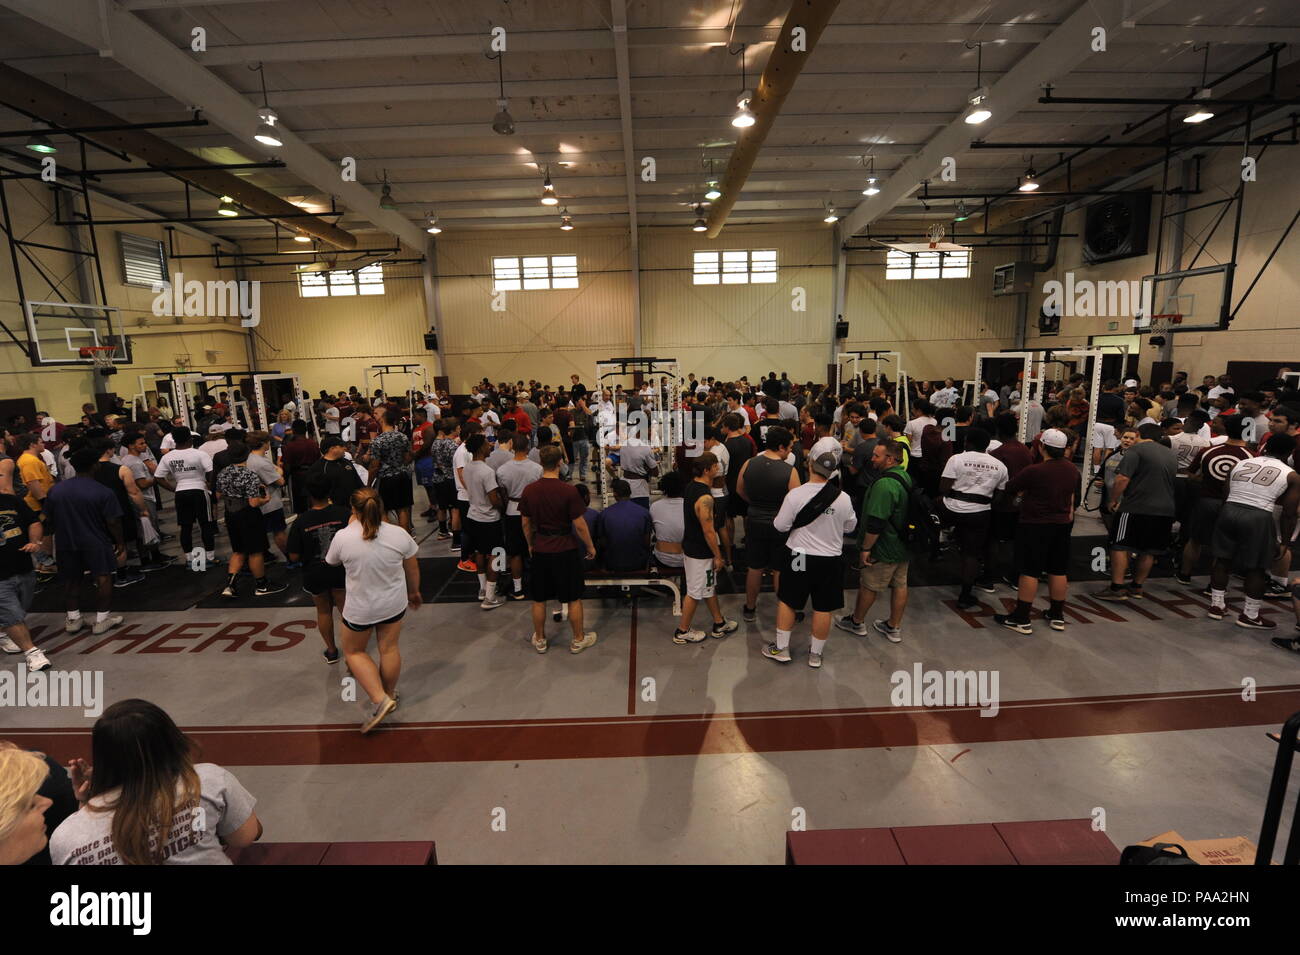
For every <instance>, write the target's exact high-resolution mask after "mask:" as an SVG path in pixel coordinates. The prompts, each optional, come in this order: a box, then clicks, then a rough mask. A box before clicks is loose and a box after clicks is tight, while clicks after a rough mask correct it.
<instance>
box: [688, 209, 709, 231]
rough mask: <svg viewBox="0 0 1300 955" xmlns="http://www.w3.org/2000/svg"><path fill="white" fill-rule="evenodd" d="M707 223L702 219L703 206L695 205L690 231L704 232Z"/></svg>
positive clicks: (707, 226) (706, 229)
mask: <svg viewBox="0 0 1300 955" xmlns="http://www.w3.org/2000/svg"><path fill="white" fill-rule="evenodd" d="M708 228H709V225H708V223H707V222H705V221H704V207H703V206H701V205H697V206H696V207H695V224H694V225H693V226H691V231H692V232H706V231H708Z"/></svg>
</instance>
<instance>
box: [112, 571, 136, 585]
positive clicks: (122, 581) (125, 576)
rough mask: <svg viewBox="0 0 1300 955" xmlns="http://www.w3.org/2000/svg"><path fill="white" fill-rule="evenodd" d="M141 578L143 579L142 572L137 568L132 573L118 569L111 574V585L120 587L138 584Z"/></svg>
mask: <svg viewBox="0 0 1300 955" xmlns="http://www.w3.org/2000/svg"><path fill="white" fill-rule="evenodd" d="M142 580H144V574H142V573H140V571H138V570H137V571H135V572H134V573H132V572H130V571H121V570H119V571H118V572H117V573H116V574H114V575H113V586H114V587H117V588H118V589H121V588H122V587H130V586H131V585H132V584H138V583H139V582H140V581H142Z"/></svg>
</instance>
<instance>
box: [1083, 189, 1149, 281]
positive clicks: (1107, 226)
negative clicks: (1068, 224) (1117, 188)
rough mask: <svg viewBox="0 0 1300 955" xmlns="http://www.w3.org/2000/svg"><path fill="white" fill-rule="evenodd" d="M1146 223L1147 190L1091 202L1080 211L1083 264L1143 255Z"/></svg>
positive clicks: (1144, 253)
mask: <svg viewBox="0 0 1300 955" xmlns="http://www.w3.org/2000/svg"><path fill="white" fill-rule="evenodd" d="M1150 225H1151V193H1150V192H1125V193H1116V194H1115V195H1113V196H1106V197H1105V198H1103V199H1100V200H1098V201H1097V202H1094V203H1092V204H1091V205H1090V206H1088V208H1087V209H1086V210H1085V211H1084V220H1083V261H1084V264H1085V265H1094V264H1096V263H1098V262H1112V261H1114V260H1116V259H1129V258H1133V257H1134V256H1138V255H1146V254H1147V233H1148V231H1149V227H1150Z"/></svg>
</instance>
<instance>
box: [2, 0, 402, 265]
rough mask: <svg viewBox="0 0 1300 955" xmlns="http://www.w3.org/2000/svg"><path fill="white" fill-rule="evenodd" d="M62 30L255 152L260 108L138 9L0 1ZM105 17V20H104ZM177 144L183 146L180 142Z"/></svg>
mask: <svg viewBox="0 0 1300 955" xmlns="http://www.w3.org/2000/svg"><path fill="white" fill-rule="evenodd" d="M0 2H2V3H3V5H4V6H6V7H8V8H9V9H11V10H15V11H17V12H18V13H21V14H23V15H24V16H26V17H28V18H29V19H31V20H34V21H35V22H37V23H40V24H42V25H44V26H46V27H48V28H50V29H52V30H55V31H57V32H59V33H61V34H63V35H64V36H67V37H70V38H71V39H73V40H76V41H77V42H79V43H83V44H85V45H86V46H88V47H90V48H91V49H93V50H100V49H101V48H102V46H103V44H104V40H105V37H106V36H107V37H109V38H111V43H112V56H113V58H114V59H115V60H117V61H118V62H119V63H121V64H122V65H123V66H125V67H127V68H128V69H130V70H131V71H132V72H133V73H135V74H136V75H137V76H139V77H140V78H142V79H143V80H145V81H146V82H148V83H151V84H153V85H154V86H155V87H157V88H158V89H160V90H162V91H163V92H165V93H167V94H168V95H169V96H173V97H175V98H176V99H177V101H179V102H181V103H186V104H191V105H194V106H196V107H198V108H201V109H202V110H203V113H204V115H205V116H206V117H207V118H208V119H209V120H211V121H212V122H213V123H216V124H218V125H220V126H221V127H222V128H224V129H226V130H227V131H228V132H229V133H230V134H231V135H232V136H234V137H235V138H237V139H238V140H239V141H240V142H241V143H243V144H244V145H245V146H247V147H248V148H250V149H252V150H253V151H254V152H255V153H261V152H262V151H263V147H261V146H259V145H257V144H256V143H255V142H254V140H253V133H254V132H255V130H256V126H257V122H256V120H257V115H256V106H255V104H253V103H250V102H249V101H248V100H247V99H246V98H245V97H244V96H243V95H242V94H240V93H239V92H237V91H236V90H234V89H233V88H231V87H230V86H229V85H227V84H226V83H224V82H223V81H222V80H221V79H220V78H218V77H217V75H216V74H215V73H212V72H211V71H210V70H207V69H205V68H204V67H203V66H202V65H201V64H200V63H199V62H197V61H196V60H195V58H194V57H193V56H192V55H191V54H190V53H189V52H188V49H184V50H183V49H180V48H178V47H177V46H176V44H175V43H174V42H173V41H172V40H170V39H168V38H167V37H164V36H163V35H162V34H160V33H158V32H157V31H156V30H154V29H153V28H151V27H150V26H149V25H148V24H146V23H145V22H144V21H143V20H141V19H140V18H139V17H137V16H136V15H135V14H133V13H130V12H128V11H125V10H122V9H121V8H120V7H117V6H116V5H113V4H108V5H103V4H100V3H99V2H98V0H63V2H61V3H59V4H51V3H48V2H46V0H0ZM101 15H102V19H101ZM281 138H282V139H283V142H284V145H283V146H281V147H279V148H278V149H277V153H278V155H279V158H281V159H283V160H284V161H285V163H286V165H287V167H288V169H289V170H290V171H291V172H293V173H294V174H295V175H298V176H301V177H302V178H303V179H304V180H305V181H307V182H309V183H311V184H312V185H314V186H315V187H316V188H318V189H320V190H322V191H323V192H325V193H327V194H331V195H335V196H338V198H339V200H340V202H342V203H344V204H345V205H346V206H347V207H348V208H350V209H352V210H354V211H356V212H358V213H360V214H362V215H364V216H365V217H366V219H368V220H369V221H370V222H373V223H374V224H375V225H377V226H379V227H380V228H381V229H386V230H388V231H389V232H391V233H392V234H393V235H394V236H396V237H398V238H399V239H401V240H402V241H403V242H405V243H406V244H407V245H408V246H410V247H411V248H417V249H418V248H422V247H423V243H424V238H425V234H424V230H422V229H419V228H417V227H416V226H415V224H414V223H412V222H411V221H410V220H409V219H407V218H405V217H404V216H401V215H399V214H398V213H395V212H388V211H386V210H384V209H381V208H379V199H378V197H377V196H375V195H374V194H373V193H372V192H370V191H369V190H368V189H366V188H365V186H362V185H361V184H360V183H355V182H344V181H343V180H342V177H341V176H340V170H339V165H338V164H337V163H336V162H333V161H331V160H329V159H327V158H326V157H324V156H323V155H321V154H320V153H318V152H316V150H314V149H312V148H310V147H309V146H307V145H306V144H305V143H304V142H303V141H302V140H301V139H299V138H298V137H297V136H295V135H294V133H293V132H292V131H291V130H282V132H281ZM175 143H176V145H178V146H179V145H186V144H183V143H182V142H181V141H180V140H175Z"/></svg>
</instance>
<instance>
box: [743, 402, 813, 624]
mask: <svg viewBox="0 0 1300 955" xmlns="http://www.w3.org/2000/svg"><path fill="white" fill-rule="evenodd" d="M764 440H765V443H766V449H765V450H764V451H763V453H762V454H760V455H758V456H756V457H752V458H750V459H749V460H748V461H746V462H745V463H744V465H743V466H742V467H741V468H740V473H739V474H737V475H736V492H737V493H738V494H739V495H740V496H741V497H743V498H744V499H745V500H746V501H747V502H748V506H749V512H748V514H747V515H746V517H745V560H746V562H747V563H748V564H749V571H748V572H747V573H746V574H745V608H744V618H745V620H746V622H749V623H753V622H754V620H755V619H757V614H756V610H757V607H758V593H759V591H760V590H761V589H762V586H763V573H764V572H765V571H769V570H770V571H771V572H772V589H773V590H774V591H775V590H776V587H777V584H778V583H779V581H780V568H781V567H782V566H783V565H784V563H785V561H786V556H787V555H786V547H785V537H786V535H785V534H782V533H780V532H779V531H777V530H776V529H775V528H774V527H773V526H772V521H774V520H775V519H776V515H777V512H778V511H780V510H781V502H782V501H784V500H785V496H786V494H787V493H788V492H790V491H792V490H794V489H795V488H797V487H798V486H799V475H798V473H796V471H795V469H794V468H793V467H791V466H790V465H789V464H787V463H786V460H785V459H786V456H787V455H789V453H790V448H791V447H792V446H793V444H794V435H792V434H791V433H790V432H789V431H788V430H787V429H785V428H783V427H781V426H780V425H773V426H772V427H770V428H768V429H767V434H766V435H765V437H764Z"/></svg>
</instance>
